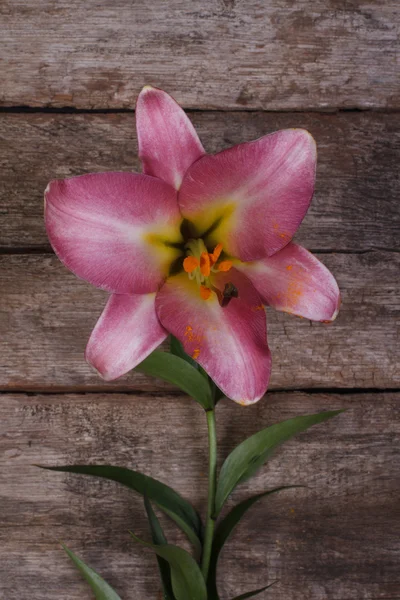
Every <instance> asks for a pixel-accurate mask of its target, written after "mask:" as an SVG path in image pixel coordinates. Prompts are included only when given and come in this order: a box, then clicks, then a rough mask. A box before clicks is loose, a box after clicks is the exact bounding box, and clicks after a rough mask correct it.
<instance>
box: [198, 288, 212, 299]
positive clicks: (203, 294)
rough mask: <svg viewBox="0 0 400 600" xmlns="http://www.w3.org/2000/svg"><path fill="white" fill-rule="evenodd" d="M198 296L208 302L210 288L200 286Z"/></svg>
mask: <svg viewBox="0 0 400 600" xmlns="http://www.w3.org/2000/svg"><path fill="white" fill-rule="evenodd" d="M200 296H201V297H202V298H203V300H208V299H209V297H210V296H211V290H210V288H208V287H206V286H205V285H201V286H200Z"/></svg>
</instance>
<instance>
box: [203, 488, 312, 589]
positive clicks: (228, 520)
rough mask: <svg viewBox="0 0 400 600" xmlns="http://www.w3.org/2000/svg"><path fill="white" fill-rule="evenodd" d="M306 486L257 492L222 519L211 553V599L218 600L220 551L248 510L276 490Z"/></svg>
mask: <svg viewBox="0 0 400 600" xmlns="http://www.w3.org/2000/svg"><path fill="white" fill-rule="evenodd" d="M299 487H304V486H302V485H289V486H283V487H279V488H275V489H273V490H268V491H267V492H262V493H261V494H257V495H256V496H252V497H251V498H247V499H246V500H244V501H243V502H240V504H237V505H236V506H234V507H233V508H232V510H231V511H230V512H229V513H228V514H227V515H226V517H224V518H223V519H222V521H221V522H220V523H219V525H218V527H217V529H216V531H215V536H214V541H213V547H212V554H211V567H210V571H209V575H208V582H207V589H208V593H209V596H210V600H218V591H217V564H218V557H219V553H220V552H221V550H222V548H223V546H224V544H225V542H226V541H227V539H228V538H229V537H230V535H231V534H232V532H233V530H234V529H235V527H236V525H237V524H238V523H239V521H240V520H241V518H242V517H243V516H244V515H245V514H246V512H247V511H248V510H249V509H250V508H251V507H252V506H253V504H255V503H256V502H258V500H261V499H262V498H264V497H265V496H270V495H271V494H275V493H276V492H280V491H283V490H290V489H293V488H299Z"/></svg>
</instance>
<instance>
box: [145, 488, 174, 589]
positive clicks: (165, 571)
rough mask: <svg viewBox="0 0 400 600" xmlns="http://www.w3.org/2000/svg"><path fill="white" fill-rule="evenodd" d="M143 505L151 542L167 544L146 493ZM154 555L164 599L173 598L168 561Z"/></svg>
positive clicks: (158, 544) (160, 544) (157, 544)
mask: <svg viewBox="0 0 400 600" xmlns="http://www.w3.org/2000/svg"><path fill="white" fill-rule="evenodd" d="M144 506H145V509H146V513H147V518H148V520H149V525H150V531H151V538H152V540H153V544H155V545H156V546H165V545H167V539H166V537H165V535H164V532H163V530H162V527H161V524H160V521H159V520H158V518H157V515H156V513H155V512H154V510H153V507H152V505H151V502H150V500H149V499H148V497H147V495H145V496H144ZM156 557H157V562H158V568H159V571H160V576H161V582H162V586H163V594H164V600H174V596H173V592H172V584H171V569H170V566H169V563H168V562H167V561H166V560H165V559H164V558H161V556H158V555H156Z"/></svg>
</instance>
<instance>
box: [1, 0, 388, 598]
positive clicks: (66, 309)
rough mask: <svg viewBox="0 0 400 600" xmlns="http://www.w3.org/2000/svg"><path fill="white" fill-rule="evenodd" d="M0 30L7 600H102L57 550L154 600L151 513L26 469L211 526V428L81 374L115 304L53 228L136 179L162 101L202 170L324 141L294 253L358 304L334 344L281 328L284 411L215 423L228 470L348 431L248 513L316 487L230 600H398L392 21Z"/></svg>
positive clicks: (107, 9) (346, 312)
mask: <svg viewBox="0 0 400 600" xmlns="http://www.w3.org/2000/svg"><path fill="white" fill-rule="evenodd" d="M0 21H1V31H2V44H1V50H0V65H1V71H2V81H1V86H0V180H1V185H0V254H1V256H0V295H1V303H0V394H1V399H0V600H53V599H54V598H57V599H59V600H64V599H65V600H67V599H68V600H75V599H76V600H78V598H79V600H84V599H86V598H87V599H88V600H89V598H91V597H92V596H91V594H90V591H88V588H87V585H86V584H85V583H84V582H83V581H82V580H81V579H80V577H79V575H78V574H77V573H76V572H75V571H74V569H73V567H72V566H71V564H70V563H69V562H68V561H67V559H66V558H65V556H64V554H63V552H62V550H61V549H60V546H59V543H58V541H59V540H60V539H62V540H63V541H65V542H66V543H67V544H68V545H69V546H70V547H71V548H72V549H73V550H74V551H76V552H77V553H78V554H79V555H81V556H82V557H83V558H84V559H85V560H87V562H88V563H90V564H91V565H92V566H93V567H95V568H96V569H98V570H99V571H100V572H101V573H102V574H103V575H104V576H105V577H106V578H107V579H108V580H109V581H110V583H111V584H112V585H114V586H115V588H116V589H117V590H118V592H119V593H120V594H121V597H122V599H123V600H130V599H133V598H135V599H139V598H140V600H142V599H143V600H147V599H148V600H152V599H157V600H159V598H160V595H159V587H158V580H157V572H156V567H155V564H154V558H153V557H152V556H151V555H150V554H147V553H146V552H144V551H143V550H142V549H139V548H137V547H135V546H134V545H132V543H131V541H130V539H129V537H128V535H127V533H126V530H127V529H128V528H131V529H134V530H135V531H137V532H138V533H139V534H140V535H143V536H147V535H148V534H147V532H146V523H145V517H144V513H143V509H142V505H141V502H140V500H139V499H138V498H137V497H136V496H134V495H132V493H130V492H129V491H128V490H125V489H123V488H120V487H118V486H117V485H113V484H111V483H107V482H104V481H97V480H95V479H85V478H83V477H77V476H72V475H68V476H66V475H62V474H55V473H49V472H45V471H40V470H38V469H37V468H36V467H33V466H32V465H33V464H34V463H43V464H61V463H73V462H102V463H105V462H109V463H114V464H119V465H127V466H134V467H136V468H138V469H141V470H143V471H144V472H146V473H148V474H151V475H153V476H155V477H159V478H160V479H161V480H163V481H165V482H167V483H169V484H172V485H174V486H175V487H176V488H177V489H178V490H179V491H180V492H181V493H182V494H183V495H185V496H187V497H188V498H189V499H191V500H192V501H193V502H194V503H195V505H196V506H197V507H198V509H199V510H200V511H202V512H203V513H204V508H205V499H206V468H207V464H206V463H207V460H206V449H205V448H206V440H205V436H206V431H205V423H204V417H203V415H202V413H201V410H200V409H199V407H198V406H197V405H195V404H194V403H193V402H192V401H190V400H189V399H187V398H184V397H183V396H182V395H180V394H179V393H178V392H177V391H176V390H174V388H173V387H172V386H167V385H166V384H163V383H161V382H159V381H156V380H150V379H148V378H146V377H144V376H141V375H138V374H134V375H129V376H127V377H124V378H122V379H121V380H119V381H117V382H113V383H109V384H106V383H104V382H102V381H101V380H99V378H98V377H97V376H96V375H95V374H94V373H93V372H92V371H91V370H90V368H89V367H88V366H87V365H86V364H85V362H84V360H83V351H84V347H85V344H86V341H87V338H88V336H89V334H90V331H91V329H92V327H93V325H94V323H95V322H96V319H97V317H98V315H99V314H100V312H101V309H102V306H103V304H104V302H105V299H106V295H105V294H104V293H103V292H101V291H98V290H95V289H94V288H92V287H90V286H89V285H87V284H85V283H84V282H81V281H78V280H76V279H75V278H74V277H73V276H72V275H71V274H70V273H68V272H67V271H66V269H64V267H63V266H62V265H61V264H60V263H59V262H58V260H57V259H56V257H55V256H54V255H53V254H52V253H51V249H50V247H49V245H48V242H47V239H46V235H45V231H44V227H43V220H42V212H43V200H42V199H43V190H44V188H45V186H46V184H47V182H48V180H49V179H52V178H57V177H66V176H71V175H75V174H80V173H86V172H91V171H102V170H130V169H137V168H138V167H139V164H138V160H137V147H136V145H137V142H136V134H135V129H134V112H133V111H134V105H135V100H136V96H137V93H138V92H139V90H140V88H141V87H142V85H144V84H147V83H151V84H153V85H157V86H159V87H163V88H165V89H166V90H167V91H168V92H170V93H172V94H173V95H174V96H175V97H176V98H177V100H178V101H180V102H181V103H182V104H183V105H184V106H185V107H186V108H187V109H189V113H190V117H191V119H192V120H193V122H194V124H195V126H196V128H197V129H198V131H199V133H200V136H201V138H202V140H203V142H204V145H205V147H206V149H207V150H208V151H209V152H215V151H218V150H220V149H222V148H225V147H227V146H230V145H232V144H235V143H238V142H240V141H244V140H249V139H253V138H257V137H259V136H261V135H263V134H265V133H268V132H270V131H274V130H276V129H280V128H285V127H306V128H307V129H309V130H310V131H311V132H312V133H313V135H314V136H315V138H316V140H317V143H318V173H317V177H318V179H317V189H316V194H315V198H314V200H313V204H312V207H311V210H310V211H309V214H308V215H307V217H306V219H305V221H304V223H303V225H302V227H301V229H300V231H299V233H298V235H297V240H298V241H299V242H301V243H303V244H304V245H305V246H306V247H308V248H310V249H313V250H314V251H316V252H317V255H318V257H319V258H320V259H321V260H322V261H323V262H324V263H325V264H326V265H327V266H328V267H329V268H330V269H331V270H332V271H333V273H334V274H335V276H336V277H337V279H338V282H339V285H340V288H341V291H342V295H343V306H342V310H341V313H340V315H339V317H338V319H337V321H336V322H335V323H334V324H333V325H330V326H327V325H323V324H314V323H313V324H311V323H310V322H308V321H305V320H300V319H296V318H294V317H290V316H288V315H283V314H276V313H274V312H273V311H268V323H269V341H270V345H271V348H272V351H273V374H272V380H271V389H275V390H280V391H275V392H273V391H272V392H270V393H269V394H267V396H266V398H265V399H263V400H262V401H260V402H259V403H258V404H257V405H256V406H254V407H251V408H247V409H243V408H241V407H239V406H236V405H235V404H234V403H232V402H228V401H223V402H222V403H221V405H220V407H219V408H218V429H219V438H220V454H221V458H222V456H223V455H226V454H227V452H228V451H229V450H230V449H232V448H233V447H234V445H235V444H237V443H238V442H239V441H241V440H242V439H244V438H245V437H246V436H247V435H250V434H252V433H254V432H255V431H256V430H258V429H259V428H260V427H262V426H263V425H267V424H269V423H273V422H276V421H279V420H281V419H285V418H289V417H290V416H294V415H296V414H303V413H311V412H316V411H320V410H324V409H328V408H340V407H346V408H348V409H349V410H348V412H347V413H345V414H343V415H341V416H340V417H338V418H336V419H335V420H332V421H330V422H328V423H326V424H324V425H322V426H319V427H315V428H314V429H312V430H310V431H309V432H307V433H304V434H302V435H301V436H298V438H296V439H295V440H293V441H291V442H290V443H289V444H287V445H285V446H284V447H283V448H281V449H280V450H279V451H278V452H277V453H276V455H275V457H273V458H272V459H271V461H270V462H269V464H268V466H267V467H265V468H264V469H263V470H262V471H261V472H260V473H259V474H258V475H257V476H256V478H255V479H253V480H252V481H251V482H248V483H246V484H244V485H242V486H241V487H240V488H239V489H238V490H237V492H235V495H234V498H233V499H232V500H231V502H233V501H234V500H239V499H242V498H245V497H247V496H248V495H250V494H251V493H257V492H260V491H263V490H264V489H266V488H269V487H274V486H278V485H285V484H293V483H298V484H300V483H301V484H305V485H307V486H308V489H304V490H296V491H291V492H286V493H285V494H281V495H280V496H275V497H274V498H271V499H269V500H265V501H264V502H262V503H260V504H259V505H257V506H254V507H253V509H252V512H251V513H250V514H249V515H248V516H247V517H246V519H245V520H244V522H243V524H242V525H241V526H240V529H238V531H237V532H236V534H235V535H234V536H233V538H232V539H231V540H230V542H229V548H227V550H226V551H225V552H224V554H223V556H222V561H221V567H220V571H219V580H220V586H221V595H222V599H223V600H228V598H231V597H232V596H234V595H235V594H239V593H241V592H242V591H245V590H247V589H251V588H254V587H257V586H261V585H263V584H265V583H266V582H268V581H272V580H274V579H279V580H280V583H279V585H277V586H276V587H275V588H273V590H271V592H268V593H266V594H265V595H264V597H265V598H274V599H275V600H400V576H399V562H400V546H399V539H400V508H399V489H400V477H399V473H400V456H399V450H398V448H399V441H400V440H399V438H400V422H399V421H400V419H399V401H400V367H399V355H400V342H399V340H400V334H399V331H400V316H399V314H400V301H399V297H400V294H399V292H400V290H399V287H400V283H399V282H400V276H399V274H400V269H399V264H400V254H399V251H400V235H399V234H400V204H399V192H400V179H399V169H398V165H399V162H400V161H399V158H400V152H399V147H400V141H399V140H400V118H399V108H400V94H399V78H398V65H399V63H398V57H399V39H400V38H399V5H398V2H397V0H327V1H323V0H315V1H314V2H307V1H306V0H298V1H297V2H294V1H293V0H288V1H286V0H270V1H269V2H265V1H263V0H249V1H244V0H201V1H200V0H192V1H191V2H185V1H184V0H169V1H168V2H164V1H163V0H154V1H153V2H151V3H149V2H145V1H144V0H115V1H113V2H111V0H87V1H85V2H79V1H78V0H69V1H68V2H67V1H66V0H3V1H2V2H1V3H0ZM128 392H129V393H128ZM165 524H166V528H167V532H168V536H169V538H170V539H171V540H175V541H178V542H183V540H182V538H181V537H180V536H179V535H177V532H176V529H175V528H174V526H173V525H172V524H171V523H169V522H168V521H166V523H165ZM262 597H263V596H260V599H261V598H262Z"/></svg>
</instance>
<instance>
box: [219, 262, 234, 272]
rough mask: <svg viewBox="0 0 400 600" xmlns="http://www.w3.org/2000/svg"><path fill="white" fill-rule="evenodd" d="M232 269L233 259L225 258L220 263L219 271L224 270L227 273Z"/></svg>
mask: <svg viewBox="0 0 400 600" xmlns="http://www.w3.org/2000/svg"><path fill="white" fill-rule="evenodd" d="M231 269H232V261H231V260H223V261H221V262H220V263H219V265H218V271H223V272H224V273H226V272H227V271H230V270H231Z"/></svg>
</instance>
